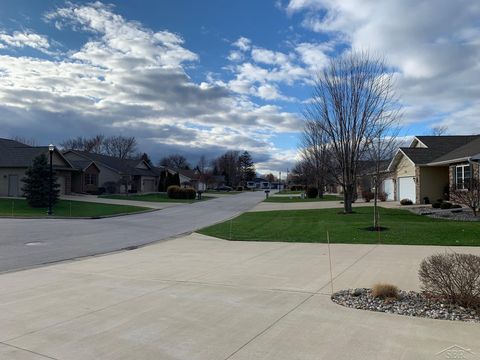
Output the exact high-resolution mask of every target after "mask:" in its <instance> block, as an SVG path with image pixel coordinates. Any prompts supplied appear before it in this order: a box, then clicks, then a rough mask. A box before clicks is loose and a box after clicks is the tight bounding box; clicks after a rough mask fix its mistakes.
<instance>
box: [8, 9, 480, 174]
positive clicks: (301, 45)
mask: <svg viewBox="0 0 480 360" xmlns="http://www.w3.org/2000/svg"><path fill="white" fill-rule="evenodd" d="M452 3H453V2H447V1H440V2H438V1H435V0H430V1H422V2H421V3H418V2H417V1H411V0H391V1H388V2H385V1H380V0H379V1H373V0H368V1H363V0H362V1H361V0H344V1H342V2H338V1H334V0H290V1H287V0H284V1H256V0H248V1H236V2H235V1H220V0H208V1H187V0H175V1H153V0H152V1H141V2H139V1H126V0H124V1H111V2H93V3H92V2H82V1H76V2H65V1H52V0H50V1H48V0H43V1H35V0H15V1H10V0H4V1H2V4H1V5H0V112H1V113H2V114H4V115H3V116H2V117H1V118H0V122H1V123H2V126H1V128H0V136H2V137H13V136H21V137H25V138H35V139H36V140H37V142H38V143H40V144H44V143H48V142H54V143H59V142H61V141H62V139H65V138H69V137H74V136H89V135H93V134H95V133H97V132H102V133H105V134H108V135H110V134H124V135H135V136H136V137H137V138H138V140H139V144H140V150H142V151H147V152H149V153H150V155H151V156H152V158H154V159H158V158H160V157H161V156H164V155H166V154H168V153H170V152H180V153H183V154H184V155H186V156H187V157H188V158H190V159H192V161H193V162H195V159H196V158H198V157H199V156H200V155H202V154H205V155H207V157H214V156H216V155H218V154H220V153H221V152H223V151H225V150H227V149H239V150H245V149H246V150H249V151H250V152H252V154H253V155H254V159H255V160H256V161H257V162H258V168H259V169H260V170H261V171H269V170H274V171H279V170H285V169H286V168H287V167H292V165H293V163H294V162H295V159H296V152H297V151H296V149H297V144H298V136H299V131H300V130H301V126H302V118H301V111H302V109H303V107H304V106H305V101H306V100H308V98H309V96H310V93H311V86H312V79H313V78H314V74H315V72H317V71H319V70H321V69H322V67H324V66H325V65H326V64H327V62H328V60H329V58H331V57H335V56H339V55H341V54H342V52H343V51H346V50H349V49H351V48H355V49H368V50H370V51H374V52H378V53H380V54H383V55H385V56H386V58H387V60H388V61H389V63H390V65H391V66H392V68H394V69H395V71H396V87H397V92H398V94H399V96H400V99H401V101H402V103H403V105H404V117H403V119H402V129H403V131H402V135H404V136H409V135H415V134H427V133H429V132H430V131H431V128H432V127H433V126H437V125H445V126H447V127H448V129H449V132H450V133H452V134H465V133H478V132H480V125H479V124H480V122H479V121H478V115H479V114H480V102H479V101H480V100H479V96H478V93H479V92H478V91H479V90H480V88H479V86H480V85H479V84H480V82H479V80H480V70H479V68H480V66H479V63H478V59H479V58H480V57H479V55H480V51H479V50H480V41H479V40H478V39H479V38H480V37H479V36H478V35H480V24H479V19H480V6H479V5H478V4H477V2H476V1H473V0H472V1H467V0H465V1H463V0H459V1H456V2H455V3H454V4H452Z"/></svg>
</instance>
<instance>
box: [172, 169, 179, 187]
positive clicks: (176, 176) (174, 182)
mask: <svg viewBox="0 0 480 360" xmlns="http://www.w3.org/2000/svg"><path fill="white" fill-rule="evenodd" d="M173 185H177V186H180V175H179V174H178V172H177V173H175V175H173Z"/></svg>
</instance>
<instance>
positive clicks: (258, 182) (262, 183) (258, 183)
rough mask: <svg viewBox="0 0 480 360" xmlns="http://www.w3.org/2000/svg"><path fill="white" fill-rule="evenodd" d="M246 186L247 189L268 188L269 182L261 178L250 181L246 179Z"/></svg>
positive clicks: (269, 186)
mask: <svg viewBox="0 0 480 360" xmlns="http://www.w3.org/2000/svg"><path fill="white" fill-rule="evenodd" d="M247 188H249V189H270V188H271V184H270V182H269V181H267V180H265V179H263V178H258V177H257V178H255V179H253V180H252V181H247Z"/></svg>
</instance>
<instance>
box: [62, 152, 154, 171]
mask: <svg viewBox="0 0 480 360" xmlns="http://www.w3.org/2000/svg"><path fill="white" fill-rule="evenodd" d="M69 152H72V153H75V154H78V155H80V156H81V157H83V158H84V159H86V160H90V161H93V162H95V163H96V164H103V165H104V166H106V167H108V168H110V169H112V170H114V171H116V172H118V173H119V174H121V175H139V176H158V173H157V171H156V170H155V169H154V168H149V169H141V168H138V167H137V166H138V164H140V163H141V162H142V161H143V160H141V159H120V158H117V157H114V156H108V155H103V154H95V153H90V152H87V151H79V150H68V151H66V152H65V155H66V156H67V158H68V153H69ZM77 161H78V160H77Z"/></svg>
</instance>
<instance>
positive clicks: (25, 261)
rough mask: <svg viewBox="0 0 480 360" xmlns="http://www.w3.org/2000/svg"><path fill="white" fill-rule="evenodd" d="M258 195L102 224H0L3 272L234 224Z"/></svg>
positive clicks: (33, 221) (21, 221)
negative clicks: (233, 219) (229, 221)
mask: <svg viewBox="0 0 480 360" xmlns="http://www.w3.org/2000/svg"><path fill="white" fill-rule="evenodd" d="M263 197H264V194H262V193H258V192H246V193H243V194H240V195H230V196H224V197H221V198H218V199H213V200H208V201H203V202H198V203H195V204H189V205H182V206H175V207H169V208H166V209H163V210H159V211H155V212H150V213H145V214H136V215H129V216H121V217H115V218H108V219H97V220H78V219H77V220H75V219H0V272H2V271H9V270H15V269H21V268H26V267H31V266H35V265H41V264H46V263H50V262H55V261H61V260H67V259H73V258H77V257H82V256H89V255H96V254H102V253H107V252H112V251H116V250H120V249H124V248H127V247H131V246H140V245H144V244H148V243H151V242H154V241H158V240H162V239H166V238H169V237H171V236H176V235H179V234H185V233H187V232H191V231H194V230H197V229H199V228H202V227H205V226H208V225H211V224H214V223H216V222H220V221H223V220H226V219H229V218H231V217H233V216H235V215H237V214H239V213H241V212H244V211H246V210H248V209H250V208H252V207H253V206H255V205H256V204H257V203H258V202H259V201H261V200H262V199H263Z"/></svg>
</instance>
